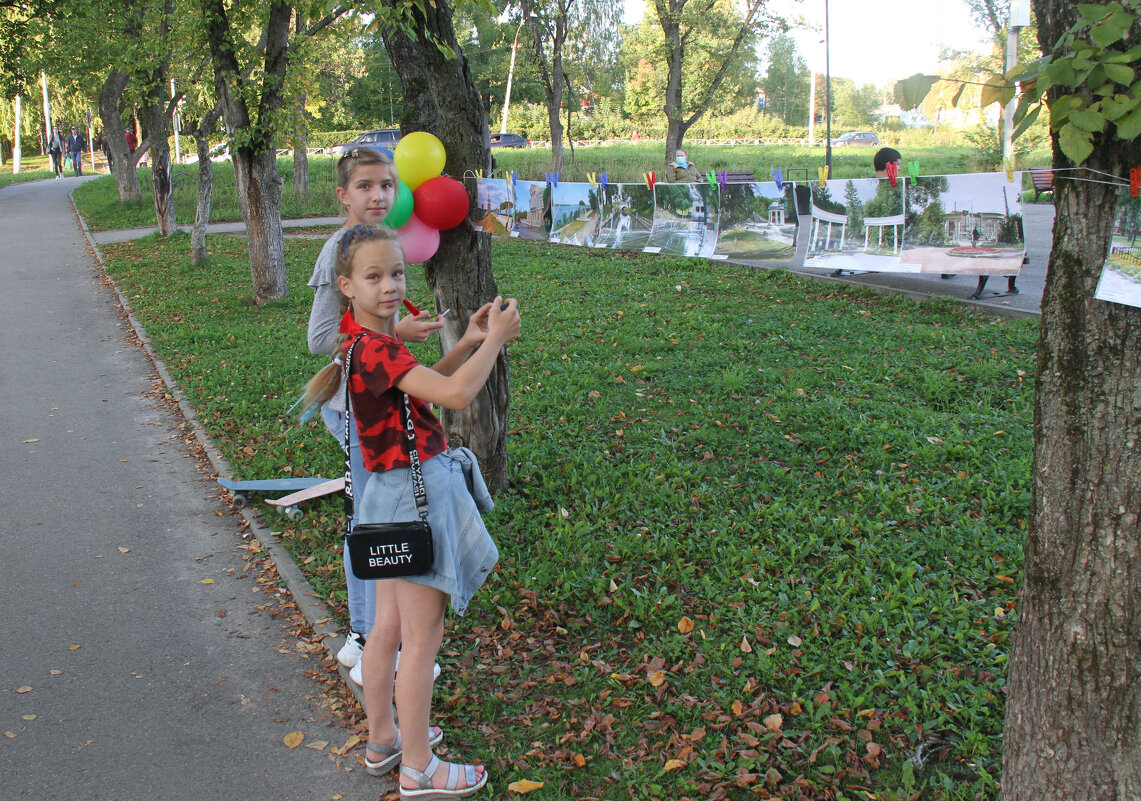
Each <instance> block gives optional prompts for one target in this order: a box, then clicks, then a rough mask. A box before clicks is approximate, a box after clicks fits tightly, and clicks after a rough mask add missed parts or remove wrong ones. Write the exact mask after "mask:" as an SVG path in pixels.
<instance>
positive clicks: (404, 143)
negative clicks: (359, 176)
mask: <svg viewBox="0 0 1141 801" xmlns="http://www.w3.org/2000/svg"><path fill="white" fill-rule="evenodd" d="M447 156H448V154H447V153H446V152H445V151H444V144H443V142H441V141H440V140H439V139H437V138H436V137H435V136H433V135H432V134H430V133H428V132H427V131H414V132H412V133H410V134H408V135H407V136H405V137H402V138H401V140H400V141H399V142H398V143H397V144H396V151H395V152H394V153H393V156H392V160H393V162H395V164H396V174H397V175H398V176H399V177H400V180H401V181H403V182H404V183H405V184H407V185H408V188H409V189H415V188H416V187H418V186H419V185H420V184H422V183H424V182H425V181H427V180H428V179H429V178H435V177H436V176H437V175H439V174H440V173H441V172H442V171H443V169H444V162H445V161H446V160H447Z"/></svg>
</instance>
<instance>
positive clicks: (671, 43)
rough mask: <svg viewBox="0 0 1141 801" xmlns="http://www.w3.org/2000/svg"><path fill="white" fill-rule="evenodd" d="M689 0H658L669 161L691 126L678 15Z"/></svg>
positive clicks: (671, 160) (667, 161)
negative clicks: (683, 92) (685, 109)
mask: <svg viewBox="0 0 1141 801" xmlns="http://www.w3.org/2000/svg"><path fill="white" fill-rule="evenodd" d="M685 3H686V0H680V2H678V0H669V2H668V5H663V3H662V2H661V0H659V2H658V19H659V20H660V21H661V25H662V33H663V34H664V36H665V42H666V52H667V53H668V54H669V57H668V58H667V59H666V98H665V100H666V102H665V106H664V108H663V109H662V110H663V111H664V112H665V115H666V162H665V163H666V164H670V163H672V162H673V160H674V156H675V155H676V153H677V150H678V148H680V147H681V143H682V141H683V140H684V139H685V132H686V131H688V130H689V125H686V124H685V121H684V119H683V114H684V112H683V109H682V105H681V82H682V74H681V68H682V61H683V59H684V58H685V45H684V41H683V38H682V35H681V24H680V23H679V22H678V18H679V17H680V16H681V12H682V9H683V8H684V7H685ZM667 11H668V13H667Z"/></svg>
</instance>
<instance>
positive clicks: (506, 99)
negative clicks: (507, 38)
mask: <svg viewBox="0 0 1141 801" xmlns="http://www.w3.org/2000/svg"><path fill="white" fill-rule="evenodd" d="M526 21H527V17H526V16H524V17H523V19H521V20H519V27H517V28H516V29H515V41H514V42H512V43H511V66H510V67H508V68H507V91H506V92H505V93H504V95H503V119H501V120H500V121H499V132H500V133H501V134H505V133H507V107H508V106H510V105H511V79H512V77H513V76H514V75H515V51H516V49H518V47H519V31H521V30H523V23H524V22H526Z"/></svg>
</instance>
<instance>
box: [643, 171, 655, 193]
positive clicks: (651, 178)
mask: <svg viewBox="0 0 1141 801" xmlns="http://www.w3.org/2000/svg"><path fill="white" fill-rule="evenodd" d="M645 176H646V188H647V189H653V188H654V183H655V181H656V180H657V177H658V174H657V173H656V172H648V173H645Z"/></svg>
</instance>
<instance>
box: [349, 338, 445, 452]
mask: <svg viewBox="0 0 1141 801" xmlns="http://www.w3.org/2000/svg"><path fill="white" fill-rule="evenodd" d="M345 327H346V328H349V329H350V330H349V332H348V333H349V334H350V339H349V340H348V341H347V342H345V346H344V347H345V353H346V354H347V353H348V349H349V346H350V345H351V344H352V342H353V340H354V339H356V337H357V334H363V336H361V337H360V341H359V342H357V346H356V349H355V350H354V351H353V363H352V365H351V369H350V371H349V395H350V396H351V398H352V404H353V417H354V419H355V420H356V424H357V435H358V436H359V437H360V443H361V457H362V459H363V460H364V466H365V468H366V469H367V470H370V471H372V472H374V473H381V472H383V471H385V470H391V469H393V468H395V467H409V466H410V465H411V463H410V462H409V461H408V440H407V437H406V436H405V433H404V427H403V425H402V424H401V410H402V409H403V407H404V393H403V392H401V391H400V390H399V389H397V388H396V386H395V385H396V382H398V381H399V380H400V379H401V378H403V377H404V375H405V374H406V373H407V372H408V371H409V370H411V369H412V368H413V367H415V366H416V365H418V364H419V362H417V361H416V357H415V356H413V355H412V354H411V353H410V352H409V351H408V348H406V347H405V346H404V343H403V342H401V341H400V340H399V339H396V338H395V337H390V336H385V335H384V334H378V333H376V332H374V331H368V330H366V329H364V328H361V327H360V326H359V325H356V324H355V323H353V324H352V325H351V327H350V326H345ZM409 400H411V402H412V421H413V423H414V424H415V426H416V450H417V451H418V452H419V454H420V461H422V462H423V461H427V460H428V459H431V458H432V457H433V456H436V455H437V454H440V453H443V452H444V451H445V450H447V448H448V443H447V440H446V439H445V437H444V429H443V427H442V426H441V425H440V421H439V420H437V419H436V416H435V415H434V414H432V409H431V407H430V406H429V405H428V404H427V403H426V402H424V401H422V400H420V399H419V398H414V397H411V396H409Z"/></svg>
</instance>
